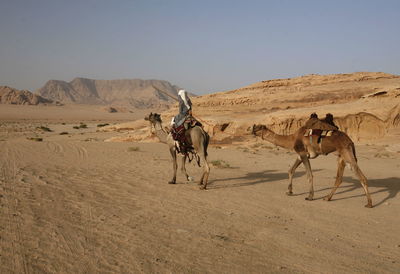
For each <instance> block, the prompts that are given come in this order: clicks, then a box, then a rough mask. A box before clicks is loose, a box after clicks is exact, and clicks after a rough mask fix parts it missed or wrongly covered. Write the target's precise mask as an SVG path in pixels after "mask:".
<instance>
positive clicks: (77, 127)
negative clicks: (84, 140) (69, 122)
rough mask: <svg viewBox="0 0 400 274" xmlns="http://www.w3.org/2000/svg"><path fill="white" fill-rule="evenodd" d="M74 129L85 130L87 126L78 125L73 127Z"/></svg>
mask: <svg viewBox="0 0 400 274" xmlns="http://www.w3.org/2000/svg"><path fill="white" fill-rule="evenodd" d="M73 128H74V129H81V128H87V125H86V124H84V123H80V124H79V126H73Z"/></svg>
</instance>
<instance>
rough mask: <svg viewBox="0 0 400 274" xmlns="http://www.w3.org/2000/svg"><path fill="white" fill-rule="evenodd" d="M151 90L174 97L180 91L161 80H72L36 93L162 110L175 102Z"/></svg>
mask: <svg viewBox="0 0 400 274" xmlns="http://www.w3.org/2000/svg"><path fill="white" fill-rule="evenodd" d="M154 87H156V88H158V89H160V90H162V91H165V92H167V93H168V94H170V95H171V96H175V97H176V96H177V91H178V90H179V88H178V87H177V86H174V85H172V84H171V83H169V82H167V81H161V80H140V79H122V80H93V79H86V78H75V79H74V80H72V81H71V82H65V81H58V80H50V81H48V82H47V83H46V84H45V85H44V86H43V87H42V88H40V89H38V90H36V92H35V93H37V94H39V95H41V96H43V97H45V98H49V99H51V100H57V101H59V102H62V103H67V104H71V103H75V104H89V105H112V106H125V107H127V106H129V107H134V108H154V107H156V108H160V107H161V108H163V107H167V106H169V105H170V104H171V103H174V102H175V101H174V100H173V99H172V98H170V97H169V96H167V95H165V94H163V93H161V92H159V91H157V89H155V88H154Z"/></svg>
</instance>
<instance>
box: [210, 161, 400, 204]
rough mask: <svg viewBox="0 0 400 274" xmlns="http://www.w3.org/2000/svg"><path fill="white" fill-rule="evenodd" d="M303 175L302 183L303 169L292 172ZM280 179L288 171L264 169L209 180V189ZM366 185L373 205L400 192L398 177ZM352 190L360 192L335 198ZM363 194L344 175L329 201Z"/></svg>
mask: <svg viewBox="0 0 400 274" xmlns="http://www.w3.org/2000/svg"><path fill="white" fill-rule="evenodd" d="M320 170H321V169H317V170H313V173H314V174H315V173H316V172H318V171H320ZM303 176H304V183H307V178H306V176H305V171H298V172H296V173H295V174H294V176H293V178H298V177H303ZM281 180H286V182H287V183H288V173H287V172H277V170H265V171H262V172H250V173H247V174H246V175H244V176H242V177H236V178H222V179H215V180H213V181H212V182H210V183H211V184H210V186H211V187H210V189H219V188H230V187H244V186H252V185H257V184H263V183H271V182H274V181H281ZM230 181H233V183H230ZM235 181H240V182H235ZM216 182H226V184H221V185H215V183H216ZM293 183H294V187H295V182H293ZM333 183H334V180H332V187H333ZM349 183H350V184H349ZM346 184H347V185H346ZM314 187H315V177H314ZM332 187H324V188H321V189H317V190H314V192H315V193H318V192H322V191H326V195H328V194H329V192H330V191H331V189H332ZM368 187H369V191H370V194H371V196H372V199H373V200H372V201H373V205H374V206H380V205H382V204H383V203H384V202H386V201H387V200H390V199H393V198H395V197H396V196H397V194H398V193H399V192H400V178H398V177H390V178H384V179H371V180H368ZM372 189H373V190H372ZM353 191H357V192H359V193H360V194H356V195H351V196H347V197H342V198H337V199H335V196H336V195H338V194H343V193H348V192H353ZM382 192H385V193H387V195H386V197H384V198H383V199H382V200H381V201H376V200H375V199H374V196H373V195H374V194H377V193H382ZM307 194H308V192H303V193H295V194H293V196H301V195H307ZM326 195H324V196H321V197H318V198H314V199H315V200H321V199H323V198H324V197H325V196H326ZM363 196H365V193H364V190H363V189H362V187H361V183H360V181H359V180H358V179H355V178H352V177H348V176H344V177H343V183H342V185H341V186H340V187H339V188H338V190H337V191H336V193H335V195H334V196H333V198H332V200H331V201H339V200H345V199H351V198H355V197H363Z"/></svg>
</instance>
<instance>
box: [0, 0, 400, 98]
mask: <svg viewBox="0 0 400 274" xmlns="http://www.w3.org/2000/svg"><path fill="white" fill-rule="evenodd" d="M355 71H383V72H388V73H394V74H400V1H389V0H387V1H385V0H381V1H378V0H375V1H367V0H365V1H361V0H360V1H355V0H347V1H339V0H331V1H324V0H319V1H301V0H298V1H295V0H293V1H285V0H277V1H252V0H248V1H244V0H243V1H235V0H229V1H222V0H221V1H218V0H213V1H205V0H197V1H191V0H181V1H179V0H158V1H156V0H143V1H142V0H140V1H139V0H138V1H136V0H131V1H118V0H114V1H111V0H108V1H102V0H80V1H78V0H76V1H75V0H67V1H63V0H25V1H21V0H0V85H9V86H12V87H15V88H18V89H29V90H32V91H33V90H35V89H37V88H39V87H41V86H43V85H44V84H45V83H46V81H47V80H49V79H58V80H65V81H71V80H72V79H73V78H75V77H87V78H93V79H121V78H141V79H161V80H167V81H170V82H171V83H173V84H176V85H179V86H181V87H184V88H186V89H187V90H188V91H190V92H194V93H197V94H203V93H209V92H216V91H222V90H229V89H234V88H239V87H242V86H245V85H248V84H251V83H254V82H258V81H262V80H268V79H273V78H288V77H294V76H300V75H304V74H310V73H318V74H329V73H344V72H355Z"/></svg>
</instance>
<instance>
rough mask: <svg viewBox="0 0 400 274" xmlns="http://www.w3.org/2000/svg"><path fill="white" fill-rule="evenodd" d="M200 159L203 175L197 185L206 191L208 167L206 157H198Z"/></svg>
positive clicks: (202, 155) (203, 155)
mask: <svg viewBox="0 0 400 274" xmlns="http://www.w3.org/2000/svg"><path fill="white" fill-rule="evenodd" d="M200 157H201V159H202V160H203V161H202V162H203V175H202V176H201V179H200V182H199V185H201V186H200V189H207V183H208V175H209V174H210V166H209V165H208V161H207V156H205V154H204V153H202V154H201V155H200Z"/></svg>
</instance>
